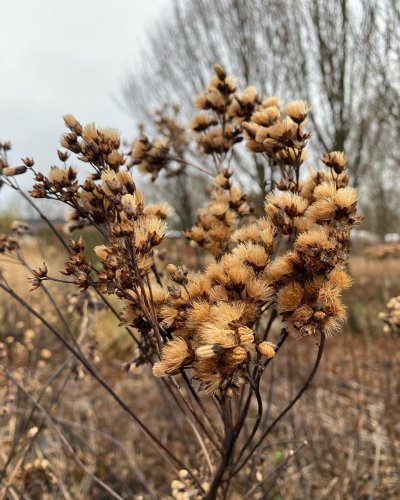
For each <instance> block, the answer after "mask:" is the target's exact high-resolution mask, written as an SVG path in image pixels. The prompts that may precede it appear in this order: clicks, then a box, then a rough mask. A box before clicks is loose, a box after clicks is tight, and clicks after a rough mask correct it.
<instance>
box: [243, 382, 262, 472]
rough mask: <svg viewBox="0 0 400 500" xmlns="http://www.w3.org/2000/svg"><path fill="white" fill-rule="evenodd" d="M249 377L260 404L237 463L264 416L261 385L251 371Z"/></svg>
mask: <svg viewBox="0 0 400 500" xmlns="http://www.w3.org/2000/svg"><path fill="white" fill-rule="evenodd" d="M247 379H248V381H249V383H250V386H251V389H252V391H253V393H254V395H255V397H256V399H257V406H258V410H257V419H256V421H255V423H254V426H253V429H252V430H251V432H250V435H249V437H248V438H247V439H246V442H245V443H244V445H243V446H242V449H241V450H240V452H239V455H238V457H237V458H236V463H238V462H239V461H240V459H241V458H242V456H243V454H244V452H245V451H246V450H247V448H248V447H249V446H250V444H251V442H252V440H253V438H254V436H255V434H256V432H257V430H258V427H259V426H260V422H261V418H262V415H263V403H262V399H261V395H260V389H259V386H258V384H257V383H256V382H255V381H254V380H253V378H252V376H251V375H250V373H249V372H248V373H247Z"/></svg>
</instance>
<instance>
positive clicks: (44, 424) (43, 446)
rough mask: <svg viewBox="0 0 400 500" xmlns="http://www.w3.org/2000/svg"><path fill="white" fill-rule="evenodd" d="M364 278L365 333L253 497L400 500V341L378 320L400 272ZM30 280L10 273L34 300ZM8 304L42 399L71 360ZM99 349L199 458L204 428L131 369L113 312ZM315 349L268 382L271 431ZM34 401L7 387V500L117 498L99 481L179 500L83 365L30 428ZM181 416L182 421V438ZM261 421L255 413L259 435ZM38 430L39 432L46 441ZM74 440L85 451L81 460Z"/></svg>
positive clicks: (288, 357)
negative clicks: (199, 430) (197, 429)
mask: <svg viewBox="0 0 400 500" xmlns="http://www.w3.org/2000/svg"><path fill="white" fill-rule="evenodd" d="M47 251H48V250H47ZM29 256H30V259H31V260H32V263H34V264H35V265H36V264H40V263H41V261H42V256H41V255H40V250H39V249H38V247H35V246H34V247H31V248H30V251H29ZM53 257H54V259H53V260H51V261H50V260H49V259H47V262H51V266H52V268H53V271H56V270H57V269H59V268H60V261H59V260H58V259H59V257H57V256H56V254H55V253H54V254H53ZM351 272H352V275H353V278H354V281H355V284H354V287H353V289H352V291H351V292H350V293H349V294H348V295H347V301H348V302H350V304H349V305H350V310H351V311H354V310H355V311H357V312H356V313H354V314H357V316H358V317H360V318H361V319H360V320H359V321H358V323H357V325H356V326H357V328H354V325H352V323H351V321H352V315H351V316H350V323H348V324H347V325H346V330H347V331H346V333H341V334H339V335H338V336H336V337H335V338H334V339H329V340H328V342H327V347H326V351H325V353H324V358H323V362H322V369H321V370H320V371H319V373H318V375H317V377H316V379H315V380H314V381H313V384H312V387H311V388H310V390H308V391H307V392H306V394H305V396H304V398H303V399H302V400H300V402H299V403H298V404H297V407H296V411H295V412H292V413H291V414H290V415H289V416H287V417H286V418H285V419H284V420H283V421H282V422H281V423H280V424H279V427H278V430H277V433H276V434H275V435H274V436H273V440H272V438H269V439H270V440H269V441H267V442H266V443H265V446H267V447H268V450H269V451H271V453H266V454H265V456H266V459H265V463H264V464H262V466H260V468H259V471H258V472H259V473H258V475H257V478H258V480H259V482H260V483H262V485H261V486H260V487H259V488H258V489H257V491H254V492H253V493H251V494H250V495H249V497H248V498H266V497H271V498H276V499H279V498H293V499H295V498H318V499H322V498H329V499H331V498H332V499H342V498H349V497H351V498H367V497H370V498H373V497H374V498H398V497H399V495H400V486H399V485H400V477H399V473H398V471H399V459H398V456H399V452H400V446H399V439H400V428H399V425H398V418H397V417H398V408H399V388H398V379H399V376H400V356H399V344H398V339H394V338H390V337H386V336H384V335H383V334H382V333H381V325H380V323H379V322H378V321H377V320H375V317H376V314H377V313H378V312H379V310H380V309H381V308H382V307H383V305H384V302H385V300H386V297H389V296H390V295H391V294H393V292H395V290H396V288H397V293H399V291H400V290H399V288H400V281H399V277H400V264H399V263H398V262H395V261H390V262H389V261H385V262H379V261H370V260H366V259H365V258H364V257H355V258H353V259H352V261H351ZM27 274H28V273H27V272H25V271H24V270H22V269H21V268H18V267H15V269H14V268H11V267H8V278H9V279H10V281H11V282H12V283H13V285H14V286H15V287H17V288H18V289H19V291H20V292H21V293H23V294H26V293H27V292H26V277H27ZM52 274H53V275H55V272H52ZM55 290H56V288H54V292H53V293H56V291H55ZM33 297H36V299H35V300H36V307H38V308H41V309H42V310H44V311H46V315H47V318H48V319H50V320H51V321H54V322H57V318H56V315H55V314H54V313H52V312H51V308H50V306H49V303H48V301H47V300H46V299H45V298H44V296H43V292H42V291H37V292H36V293H35V294H34V295H33ZM58 298H61V297H58ZM1 299H2V308H1V325H0V341H2V342H5V343H6V346H7V356H8V358H7V359H8V366H9V369H10V372H11V373H12V375H13V376H14V377H15V378H16V379H18V381H19V383H20V384H21V386H22V387H23V388H24V390H25V391H26V392H27V393H28V394H30V395H31V396H33V398H35V399H36V400H37V399H38V397H39V396H40V393H41V391H42V389H43V387H44V385H45V384H46V382H47V381H49V379H50V378H51V377H52V376H53V375H54V373H55V372H56V370H57V368H59V367H60V365H61V364H62V362H63V360H65V353H64V352H63V350H62V348H61V347H60V346H59V345H58V344H57V342H56V341H54V340H52V339H51V338H50V336H49V334H48V333H47V332H46V331H45V330H44V329H42V327H40V326H39V324H38V323H37V322H35V321H33V320H32V319H31V318H29V317H28V316H27V315H26V313H25V312H24V311H23V310H22V309H19V308H17V307H15V305H14V304H12V303H10V302H9V301H8V300H5V297H4V296H2V297H1ZM21 322H23V324H22V323H21ZM17 324H18V327H16V325H17ZM352 329H353V332H352V331H351V330H352ZM27 330H33V331H34V332H35V337H34V340H33V342H32V344H33V347H32V348H31V350H27V349H26V348H25V347H24V345H25V344H26V342H24V340H23V339H24V335H25V334H26V331H27ZM117 332H119V333H117ZM275 333H276V332H275ZM94 338H96V339H97V340H98V342H99V343H98V345H97V346H96V357H97V362H96V366H97V367H98V368H99V369H100V371H101V372H102V373H104V374H106V375H107V378H108V379H109V380H111V381H112V385H113V387H114V389H115V390H116V392H117V393H118V394H120V395H123V396H124V399H125V400H126V401H127V402H128V403H129V404H130V405H131V406H132V407H134V408H135V410H136V411H137V412H138V413H139V414H140V415H141V416H142V417H143V418H144V419H145V420H146V422H147V423H148V425H149V426H150V428H151V429H152V430H154V431H155V432H156V433H157V435H159V436H161V438H162V440H163V441H164V442H168V443H169V446H170V447H171V449H173V450H174V451H175V452H176V453H177V454H178V455H181V456H183V455H184V454H185V453H186V452H187V448H186V446H189V447H190V446H192V444H193V433H192V432H193V431H192V428H191V426H190V425H189V424H188V422H187V420H185V419H184V418H183V417H182V416H181V415H180V414H179V415H178V414H177V413H175V412H174V402H173V401H172V400H171V399H170V398H169V397H168V395H166V394H165V393H164V392H163V390H162V386H161V385H158V386H156V387H155V386H154V385H152V384H150V382H149V376H148V374H147V373H146V370H148V368H141V369H135V370H131V371H129V372H125V371H123V370H121V366H122V364H123V363H124V362H125V361H127V360H129V359H130V358H131V357H132V356H133V354H134V349H133V348H132V346H131V345H130V342H129V340H128V339H127V338H126V337H125V335H124V334H121V331H120V329H117V328H116V324H115V321H114V320H113V318H111V317H110V316H109V314H108V313H100V316H99V317H98V319H97V320H96V322H94V323H93V324H91V325H90V328H89V329H88V332H87V339H88V340H87V342H86V343H84V344H83V349H88V348H89V345H90V342H91V339H94ZM314 343H315V340H314V339H304V340H303V341H302V342H298V341H295V340H290V341H288V343H287V344H286V345H285V346H284V349H283V350H282V356H280V357H278V358H277V359H276V360H275V361H274V363H275V365H274V370H273V372H272V374H271V377H273V381H274V383H272V380H271V379H267V380H265V381H264V385H263V387H262V391H261V392H262V395H263V398H264V399H267V398H270V397H271V400H272V403H273V404H272V406H271V415H270V420H271V419H272V418H273V416H274V414H277V413H278V412H279V410H280V409H281V408H282V405H283V404H284V402H286V401H288V400H289V399H290V395H292V394H293V393H294V392H295V390H296V388H298V387H299V386H300V385H301V381H302V380H304V379H305V378H306V377H307V372H308V371H309V370H310V364H311V363H312V360H311V357H312V356H313V352H314ZM44 348H46V349H49V350H50V351H51V353H52V356H51V358H50V359H48V360H43V359H42V358H41V355H40V351H41V350H42V349H44ZM393 353H395V354H393ZM40 361H42V362H40ZM43 361H44V362H43ZM271 387H273V388H274V393H273V394H270V388H271ZM24 390H21V389H18V390H16V389H15V386H14V387H12V385H10V384H9V383H7V382H6V380H5V379H3V381H2V390H1V398H2V400H1V403H2V404H3V415H2V416H1V417H0V421H1V432H0V442H1V447H0V449H1V452H0V455H1V457H0V459H1V460H2V461H3V463H4V462H5V461H6V460H7V456H8V454H9V453H10V452H11V449H12V447H13V445H15V450H16V451H15V453H14V456H13V459H12V460H11V463H10V465H9V467H8V469H7V475H6V478H5V479H4V481H3V483H2V486H1V488H2V489H1V495H3V496H4V497H5V498H10V499H11V498H22V497H23V495H28V496H29V497H30V498H96V499H97V498H110V496H109V494H108V493H107V492H105V491H104V489H103V488H102V487H101V486H100V485H99V484H98V483H96V482H95V480H94V479H93V477H96V478H98V479H99V480H100V481H104V483H106V484H107V485H109V486H111V488H112V489H113V490H114V491H115V492H117V493H118V494H119V495H120V496H121V497H122V498H139V497H140V496H142V497H143V498H154V497H158V498H160V495H161V496H162V497H163V498H167V497H168V495H169V494H170V481H171V479H173V478H174V474H173V472H172V471H171V469H169V468H168V467H167V468H166V467H165V464H164V462H163V461H162V460H161V459H160V456H159V455H158V454H157V453H154V452H153V449H152V448H151V447H149V445H148V442H147V441H146V440H145V439H144V438H143V436H142V435H141V434H140V433H139V431H138V430H137V429H136V428H135V427H134V426H133V425H132V424H131V423H130V421H129V420H128V418H127V416H126V415H125V414H124V413H123V412H122V411H121V410H120V409H119V408H118V407H117V406H116V405H115V403H114V402H113V401H112V400H111V399H110V398H108V397H107V396H105V395H104V392H103V391H102V390H101V388H99V387H98V385H97V384H96V383H95V382H93V381H92V380H91V379H90V378H89V376H88V375H87V374H85V373H84V372H83V371H81V369H79V368H78V366H77V365H76V363H75V362H73V361H72V360H71V361H70V364H69V365H68V366H66V367H65V369H64V370H63V371H62V373H61V374H60V375H59V377H58V378H57V379H56V380H55V381H54V382H52V383H51V384H50V387H49V388H48V389H47V390H46V392H45V394H44V396H43V399H42V400H41V405H43V407H44V408H46V409H47V415H45V414H43V413H42V412H41V411H40V409H39V408H36V410H35V413H34V415H33V417H32V418H31V419H30V420H29V421H28V424H27V425H26V423H27V416H28V415H29V414H30V412H31V410H32V408H33V407H34V406H33V403H32V401H31V400H30V399H29V397H28V396H27V395H26V394H24ZM171 414H174V415H176V425H175V427H174V428H172V429H171V426H170V425H169V422H170V418H171ZM255 416H256V407H255V406H254V407H252V409H251V412H250V422H251V419H254V418H255ZM36 429H39V431H38V433H37V434H36V436H33V433H34V431H35V430H36ZM63 437H64V438H65V439H66V441H67V442H68V443H70V444H71V445H72V447H73V450H72V451H71V450H69V449H68V447H67V446H66V445H65V443H64V442H63V439H62V438H63ZM305 439H306V440H307V442H308V445H307V446H305V447H303V448H302V449H301V450H300V451H299V452H298V453H295V455H294V456H293V457H292V458H290V453H291V451H290V450H293V449H296V448H297V447H298V445H299V443H301V442H302V441H304V440H305ZM191 443H192V444H191ZM46 461H48V462H46ZM35 464H36V465H35ZM35 467H36V468H35ZM278 467H282V469H284V474H283V475H282V476H281V477H280V478H279V479H277V480H276V481H275V480H274V481H273V482H272V483H271V482H270V478H271V477H272V476H270V474H271V471H274V470H276V468H278ZM252 487H254V484H251V485H249V484H244V483H242V484H238V485H237V486H236V487H235V490H236V491H237V492H242V493H240V494H239V493H232V498H244V497H243V492H245V491H251V488H252ZM156 492H157V493H156ZM263 495H264V496H263Z"/></svg>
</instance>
